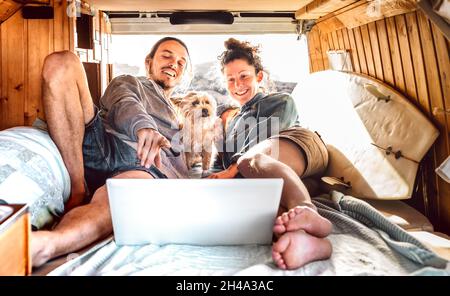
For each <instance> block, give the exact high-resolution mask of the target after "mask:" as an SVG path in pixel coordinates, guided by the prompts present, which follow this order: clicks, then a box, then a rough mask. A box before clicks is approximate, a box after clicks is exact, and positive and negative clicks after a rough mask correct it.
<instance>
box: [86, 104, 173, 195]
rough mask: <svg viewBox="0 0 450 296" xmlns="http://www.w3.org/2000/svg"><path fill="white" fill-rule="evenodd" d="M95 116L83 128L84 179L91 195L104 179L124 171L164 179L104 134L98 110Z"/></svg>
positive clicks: (132, 150) (119, 141)
mask: <svg viewBox="0 0 450 296" xmlns="http://www.w3.org/2000/svg"><path fill="white" fill-rule="evenodd" d="M94 112H95V116H94V118H93V119H92V120H91V121H90V122H89V123H88V124H87V125H86V126H85V133H84V140H83V159H84V175H85V179H86V183H87V187H88V190H89V192H90V194H93V193H94V192H95V190H97V189H98V188H99V187H100V186H103V185H104V184H105V182H106V179H108V178H111V177H113V176H115V175H117V174H119V173H122V172H126V171H133V170H138V171H145V172H147V173H149V174H150V175H151V176H152V177H153V178H158V179H161V178H167V177H166V175H165V174H163V173H162V172H161V171H160V170H159V169H158V168H157V167H155V166H154V165H152V166H150V168H148V169H147V168H146V167H144V166H141V164H140V160H139V159H138V158H137V153H136V150H135V149H133V148H132V147H131V146H130V145H128V144H126V143H125V142H123V141H122V140H120V139H119V138H118V137H116V136H114V135H112V134H110V133H107V132H106V130H105V127H104V125H103V120H102V117H101V116H100V112H99V110H98V108H97V107H95V110H94Z"/></svg>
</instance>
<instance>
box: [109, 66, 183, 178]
mask: <svg viewBox="0 0 450 296" xmlns="http://www.w3.org/2000/svg"><path fill="white" fill-rule="evenodd" d="M100 109H101V115H102V118H103V121H104V124H105V128H106V130H107V132H109V133H111V134H113V135H115V136H117V137H118V138H119V139H121V140H122V141H124V142H125V143H127V144H128V145H130V146H131V147H133V148H134V149H137V135H136V133H137V131H138V130H140V129H143V128H151V129H154V130H156V131H158V132H159V133H161V134H162V135H163V136H164V137H166V138H167V139H168V140H169V142H170V143H171V145H172V149H166V148H163V149H162V152H161V158H162V164H163V168H161V171H162V172H163V173H164V174H166V175H167V177H169V178H187V176H188V172H187V167H186V164H185V162H184V155H183V153H181V151H182V149H181V148H182V146H181V139H180V134H181V133H180V128H179V124H178V120H177V115H176V111H175V109H174V108H173V106H172V104H171V103H170V101H169V99H167V98H166V97H165V95H164V92H163V90H162V88H161V87H160V86H159V85H158V84H156V83H155V82H154V81H152V80H150V79H148V78H146V77H134V76H130V75H122V76H118V77H116V78H114V79H113V80H112V81H111V83H110V84H109V85H108V87H107V89H106V91H105V93H104V95H103V96H102V97H101V99H100Z"/></svg>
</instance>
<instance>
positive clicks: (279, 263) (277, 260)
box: [272, 251, 287, 269]
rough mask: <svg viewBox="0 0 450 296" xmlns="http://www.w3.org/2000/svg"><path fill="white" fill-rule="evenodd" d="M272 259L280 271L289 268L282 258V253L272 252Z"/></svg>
mask: <svg viewBox="0 0 450 296" xmlns="http://www.w3.org/2000/svg"><path fill="white" fill-rule="evenodd" d="M272 259H273V261H274V263H275V265H276V266H278V268H280V269H286V268H287V266H286V263H285V262H284V260H283V257H282V256H281V254H280V253H278V252H273V251H272Z"/></svg>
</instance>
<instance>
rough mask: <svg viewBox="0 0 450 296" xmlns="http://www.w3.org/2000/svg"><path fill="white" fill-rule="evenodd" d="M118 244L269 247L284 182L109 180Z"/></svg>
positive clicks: (255, 180)
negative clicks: (254, 245) (249, 245)
mask: <svg viewBox="0 0 450 296" xmlns="http://www.w3.org/2000/svg"><path fill="white" fill-rule="evenodd" d="M106 184H107V189H108V196H109V204H110V208H111V215H112V221H113V228H114V236H115V240H116V243H117V244H118V245H140V244H146V243H154V244H160V245H161V244H167V243H175V244H193V245H240V244H270V243H271V241H272V228H273V224H274V221H275V218H276V214H277V210H278V206H279V203H280V198H281V191H282V187H283V180H282V179H229V180H225V179H200V180H193V179H108V180H107V182H106Z"/></svg>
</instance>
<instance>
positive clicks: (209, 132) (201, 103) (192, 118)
mask: <svg viewBox="0 0 450 296" xmlns="http://www.w3.org/2000/svg"><path fill="white" fill-rule="evenodd" d="M171 101H172V103H173V104H174V105H175V107H176V109H177V112H178V117H179V122H180V127H181V128H182V139H183V145H184V153H185V157H186V165H187V167H188V169H191V168H192V166H193V165H194V164H196V163H199V162H201V163H202V169H203V173H202V175H203V174H206V172H207V171H208V169H209V168H210V166H211V160H212V153H213V146H214V140H215V137H214V134H215V128H217V123H218V117H217V115H216V109H217V103H216V100H215V99H214V98H213V97H211V96H210V95H209V94H207V93H205V92H194V91H192V92H189V93H188V94H187V95H185V96H183V97H175V98H171Z"/></svg>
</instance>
